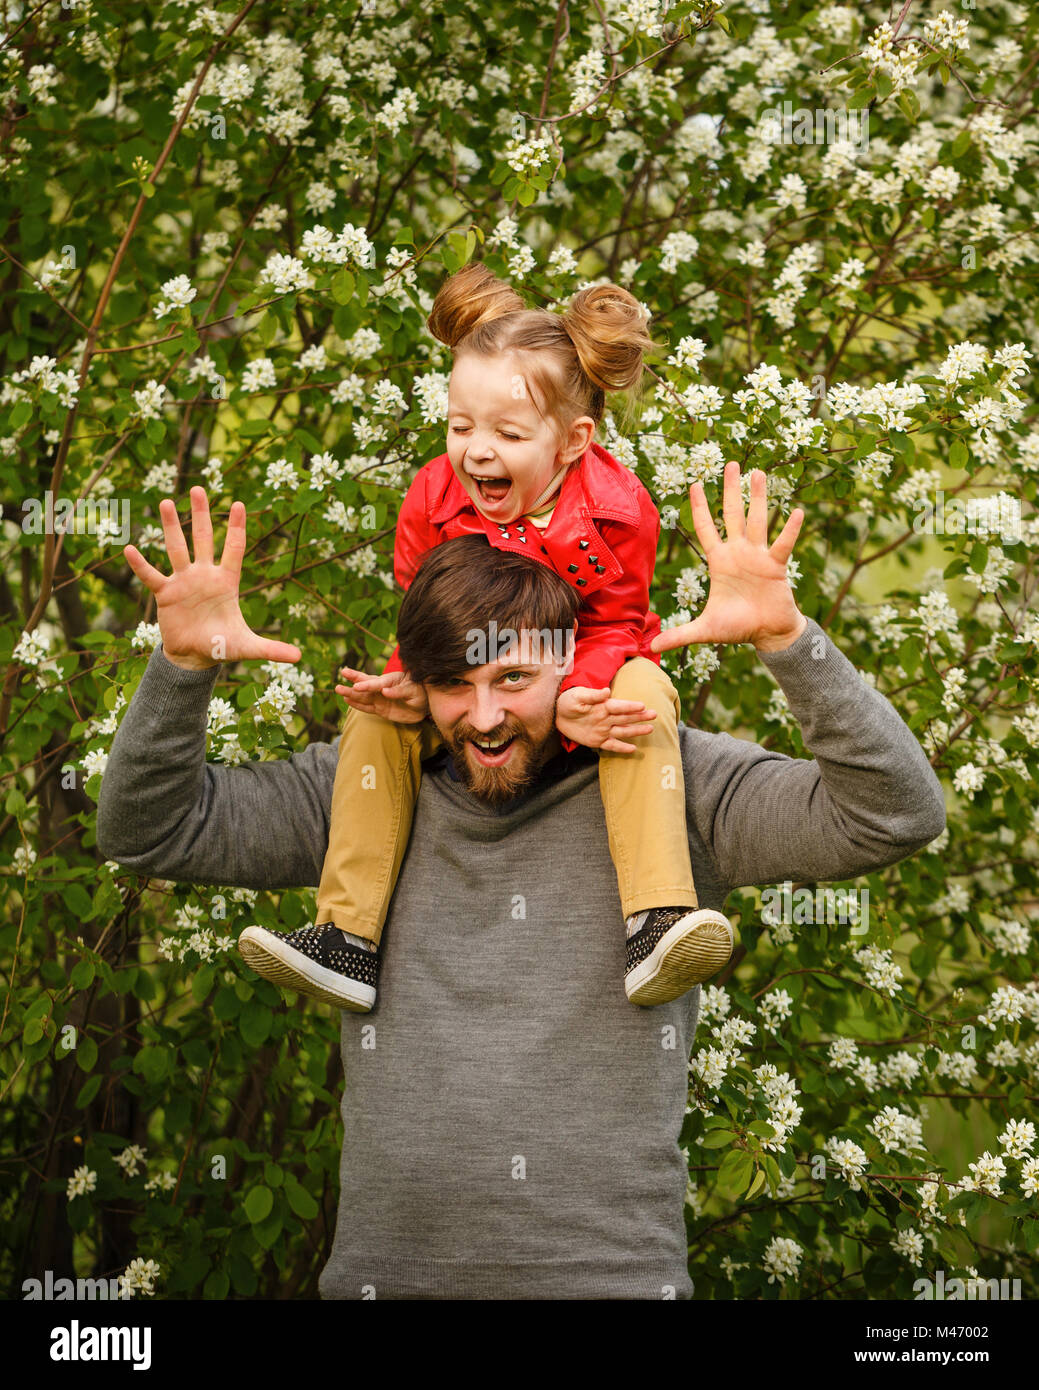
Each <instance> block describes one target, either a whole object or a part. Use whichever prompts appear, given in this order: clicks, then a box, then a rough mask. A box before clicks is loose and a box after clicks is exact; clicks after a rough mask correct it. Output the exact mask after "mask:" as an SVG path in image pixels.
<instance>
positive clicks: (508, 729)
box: [451, 721, 529, 743]
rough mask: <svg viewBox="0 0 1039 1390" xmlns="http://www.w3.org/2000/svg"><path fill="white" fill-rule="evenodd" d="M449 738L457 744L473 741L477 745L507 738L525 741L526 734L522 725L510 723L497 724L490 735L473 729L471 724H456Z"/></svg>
mask: <svg viewBox="0 0 1039 1390" xmlns="http://www.w3.org/2000/svg"><path fill="white" fill-rule="evenodd" d="M451 737H452V738H453V739H455V740H457V742H459V743H465V742H466V741H467V740H473V741H474V742H477V743H491V742H493V741H495V740H496V739H499V738H507V737H512V738H523V739H525V738H527V733H526V729H525V728H524V726H523V725H522V724H513V723H512V722H511V721H506V722H505V723H504V724H499V725H498V727H497V728H496V729H492V730H491V731H490V733H486V734H485V733H481V732H480V730H479V729H474V728H473V726H472V725H471V724H456V725H455V727H454V729H453V730H452V731H451ZM528 742H529V740H528Z"/></svg>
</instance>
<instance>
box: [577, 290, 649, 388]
mask: <svg viewBox="0 0 1039 1390" xmlns="http://www.w3.org/2000/svg"><path fill="white" fill-rule="evenodd" d="M560 317H561V320H562V325H563V328H564V329H565V330H566V333H567V336H568V337H569V338H570V341H571V342H572V343H573V345H574V350H575V352H576V353H577V356H578V360H579V361H580V363H581V367H582V368H583V370H584V373H585V375H586V376H587V377H588V379H589V381H591V382H592V384H593V385H595V386H598V387H599V388H600V390H603V391H628V390H631V389H632V387H635V386H637V385H638V384H639V383H640V382H641V380H642V370H643V361H642V359H643V356H644V354H645V353H647V352H652V351H654V350H657V347H658V345H657V344H656V343H654V341H653V339H652V338H651V337H650V336H649V333H648V332H647V329H646V322H647V320H646V313H645V310H644V309H643V308H642V306H641V304H639V302H638V300H637V299H636V298H635V296H634V295H633V294H629V292H628V291H627V290H626V289H623V288H622V287H621V286H620V285H613V284H606V285H589V286H587V288H585V289H583V290H578V292H577V293H576V294H575V295H574V297H573V299H572V300H571V301H570V305H569V307H568V308H567V309H566V310H565V311H564V313H563V314H562V315H561V316H560Z"/></svg>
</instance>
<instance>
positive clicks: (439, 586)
mask: <svg viewBox="0 0 1039 1390" xmlns="http://www.w3.org/2000/svg"><path fill="white" fill-rule="evenodd" d="M580 602H581V599H580V595H578V594H577V593H575V592H574V590H573V589H571V587H570V585H569V584H567V582H566V580H565V579H561V578H560V577H559V575H557V574H556V573H555V572H554V571H553V570H550V569H549V568H548V566H547V565H542V564H539V562H538V561H537V560H528V559H527V557H526V556H525V555H515V554H513V553H512V552H511V551H508V550H497V549H496V548H495V547H494V546H492V545H491V543H490V541H489V540H488V539H487V537H486V536H477V535H472V536H458V537H456V538H455V539H454V540H450V541H444V543H443V544H442V545H437V546H434V547H433V549H432V550H430V551H428V552H427V553H426V555H425V556H424V557H423V559H422V563H421V564H420V565H419V567H418V571H417V573H416V575H415V578H414V579H413V580H412V582H411V588H410V589H409V590H408V592H407V593H406V594H405V595H404V601H403V603H402V604H401V608H400V616H399V618H398V620H397V643H398V646H399V647H400V659H401V663H402V665H403V666H404V669H405V670H406V671H407V673H408V675H409V676H410V677H411V679H412V680H413V681H416V682H417V683H418V684H420V685H421V684H423V683H424V682H427V681H429V682H432V683H433V684H436V683H437V682H438V681H443V680H447V679H449V678H450V677H452V676H457V675H458V674H459V672H461V671H464V670H465V669H466V668H467V667H469V666H472V665H473V664H474V663H473V660H472V656H471V651H472V645H473V633H474V631H479V632H487V631H488V629H489V627H490V624H491V622H492V621H493V622H495V623H496V624H497V630H498V632H499V633H501V632H503V631H504V630H506V629H512V630H513V631H515V632H516V633H519V632H520V630H521V629H527V630H530V629H535V630H538V631H541V630H544V629H549V630H550V631H551V632H553V633H569V632H570V630H571V629H572V628H573V625H574V620H575V619H576V617H577V610H578V607H579V606H580ZM496 655H497V653H496V652H493V651H492V652H491V653H490V654H489V655H488V656H487V657H486V658H485V660H494V659H495V657H496ZM546 655H547V653H546ZM475 664H477V665H483V664H484V662H482V661H481V662H477V663H475Z"/></svg>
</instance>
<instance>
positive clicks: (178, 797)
mask: <svg viewBox="0 0 1039 1390" xmlns="http://www.w3.org/2000/svg"><path fill="white" fill-rule="evenodd" d="M217 670H218V668H217V667H212V668H211V669H210V670H208V671H185V670H183V669H182V668H181V667H179V666H175V665H174V664H173V663H172V662H171V661H169V660H168V659H167V658H166V656H165V654H164V653H163V650H162V646H161V645H160V646H158V647H156V649H155V651H153V652H152V655H151V658H150V659H149V661H148V665H147V667H146V668H145V672H144V675H143V676H142V677H141V681H140V684H139V685H138V687H137V689H136V691H135V692H134V696H133V699H132V700H131V701H130V706H129V708H128V709H127V711H126V713H125V714H124V715H123V719H122V723H121V724H120V725H119V728H118V729H117V730H116V735H115V738H114V739H113V740H112V747H111V749H110V750H109V756H108V763H107V765H106V767H105V772H104V776H103V777H102V779H101V795H100V797H99V799H98V807H97V844H98V848H99V849H100V851H101V853H102V854H104V855H106V856H107V857H108V858H109V859H113V860H115V861H117V862H118V863H120V864H124V865H125V866H126V867H127V868H130V869H136V870H137V871H138V872H140V873H146V874H154V875H156V876H157V877H162V878H170V879H180V880H183V881H185V882H193V883H219V884H227V885H229V886H232V887H236V888H290V887H291V888H296V887H316V885H317V884H318V883H319V882H320V879H321V866H322V863H323V862H324V857H325V850H326V848H327V847H328V824H329V816H330V809H331V804H332V787H333V784H334V782H335V773H336V762H337V760H338V756H339V740H338V738H336V739H333V741H332V742H331V743H311V744H308V745H307V747H306V748H304V749H302V750H301V751H300V752H299V753H293V754H292V755H291V756H290V757H288V758H278V759H272V760H271V761H270V762H248V763H242V764H240V765H239V766H238V767H232V766H227V765H225V764H222V763H207V762H206V760H205V753H206V744H205V738H206V713H207V709H208V706H209V701H210V698H211V697H212V694H213V687H214V685H215V684H216V677H217Z"/></svg>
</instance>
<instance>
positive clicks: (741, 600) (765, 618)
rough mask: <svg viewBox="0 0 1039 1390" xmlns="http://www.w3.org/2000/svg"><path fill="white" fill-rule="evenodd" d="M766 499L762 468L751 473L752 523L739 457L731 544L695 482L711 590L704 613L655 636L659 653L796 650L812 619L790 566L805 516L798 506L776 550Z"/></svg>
mask: <svg viewBox="0 0 1039 1390" xmlns="http://www.w3.org/2000/svg"><path fill="white" fill-rule="evenodd" d="M765 495H766V488H765V475H764V473H763V472H762V471H761V469H760V468H755V469H753V471H752V472H751V475H750V506H749V507H748V509H747V515H746V519H744V515H743V498H742V495H741V493H740V466H739V464H738V463H737V462H735V460H730V461H729V462H728V463H727V464H726V465H725V484H724V488H723V491H722V515H723V516H724V518H725V532H726V539H725V540H724V541H723V540H722V539H721V537H720V536H719V535H718V531H717V528H716V527H715V524H714V522H713V521H712V519H711V513H710V509H709V508H708V506H707V499H706V497H705V496H704V490H703V484H702V483H694V484H693V485H692V487H691V488H690V489H689V501H690V502H691V503H692V508H693V524H694V525H695V527H696V535H697V538H698V539H699V541H700V544H701V545H702V546H703V551H704V558H705V559H706V560H707V568H708V572H709V575H710V589H709V591H708V594H707V602H706V604H705V605H704V609H703V612H702V613H701V614H700V616H699V617H698V618H694V619H693V621H692V622H691V623H683V624H682V625H681V626H680V627H673V628H669V629H668V630H667V631H665V632H661V633H660V634H659V635H658V636H656V637H654V638H653V640H652V642H650V646H651V647H652V649H653V651H655V652H663V651H668V650H669V649H670V648H671V647H684V646H688V645H689V644H690V643H693V642H753V643H754V645H755V647H757V648H758V649H759V650H761V651H769V650H777V649H780V648H782V647H785V646H789V645H790V643H791V642H793V641H795V640H796V639H797V637H798V636H800V634H801V633H802V632H803V631H804V629H805V627H806V625H807V619H806V618H805V616H804V614H803V613H802V612H801V611H800V610H799V609H798V607H797V604H796V603H795V602H794V595H793V592H792V590H791V588H790V581H789V579H788V578H787V572H786V564H787V560H789V558H790V553H791V551H792V550H793V548H794V541H795V540H796V539H797V534H798V532H799V531H800V529H801V522H802V521H803V520H804V515H805V514H804V511H803V509H802V508H801V507H795V508H794V510H793V511H792V512H791V513H790V516H789V518H788V520H787V523H786V525H785V526H784V527H783V529H782V531H780V533H779V535H778V536H777V537H776V539H775V540H774V541H773V542H772V544H771V545H769V544H768V513H767V506H766V502H765Z"/></svg>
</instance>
